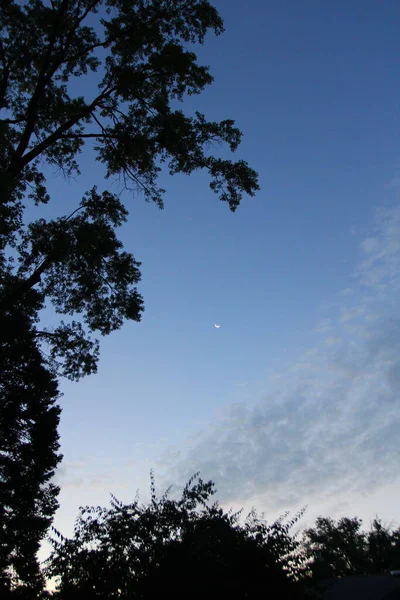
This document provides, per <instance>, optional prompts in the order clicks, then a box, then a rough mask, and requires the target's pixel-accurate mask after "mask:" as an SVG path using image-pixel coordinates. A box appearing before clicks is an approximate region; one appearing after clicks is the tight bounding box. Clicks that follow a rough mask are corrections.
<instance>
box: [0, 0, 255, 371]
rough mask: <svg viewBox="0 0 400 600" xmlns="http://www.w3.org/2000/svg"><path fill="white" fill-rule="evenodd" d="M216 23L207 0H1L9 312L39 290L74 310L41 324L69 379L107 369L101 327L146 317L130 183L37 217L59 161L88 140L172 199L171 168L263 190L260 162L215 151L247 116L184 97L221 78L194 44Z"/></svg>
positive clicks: (2, 306)
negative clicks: (27, 217)
mask: <svg viewBox="0 0 400 600" xmlns="http://www.w3.org/2000/svg"><path fill="white" fill-rule="evenodd" d="M210 30H211V31H213V32H214V33H215V34H217V35H218V34H220V33H221V32H222V31H223V22H222V19H221V17H220V16H219V14H218V12H217V11H216V9H215V8H214V7H213V6H212V5H211V4H210V3H209V2H208V1H207V0H174V1H173V2H172V1H171V0H49V1H48V2H46V1H44V0H22V1H16V0H4V1H3V2H2V3H1V7H0V117H2V118H1V119H0V276H1V277H0V281H1V289H0V322H1V323H2V324H3V321H4V319H5V320H6V317H7V312H8V311H9V310H10V307H12V306H13V305H14V304H15V302H20V303H23V302H24V299H25V298H26V296H27V294H28V293H29V291H30V290H31V289H36V290H37V291H38V292H39V293H40V294H41V297H42V299H43V300H44V299H48V300H49V301H50V302H51V303H52V304H53V306H54V307H55V309H56V311H57V313H59V314H64V315H67V316H68V319H69V320H68V322H63V321H61V322H60V324H59V326H58V327H55V328H54V329H52V330H50V329H48V328H47V329H46V328H42V330H40V331H39V330H38V329H36V334H37V339H38V340H42V341H43V340H45V342H46V344H47V345H48V346H49V352H50V355H51V357H52V359H53V361H54V364H55V365H57V366H58V369H59V373H62V374H63V375H65V376H67V377H70V378H72V379H78V378H79V377H81V376H82V375H84V374H88V373H92V372H94V371H95V370H96V363H97V358H98V343H97V341H96V340H91V339H90V337H89V332H97V333H100V334H102V335H105V334H108V333H110V332H111V331H113V330H115V329H118V328H119V327H121V325H122V323H123V322H124V320H126V319H131V320H134V321H139V320H140V317H141V314H142V311H143V301H142V298H141V296H140V294H139V293H138V291H137V289H136V285H137V284H138V282H139V280H140V271H139V267H140V263H139V262H137V261H136V260H135V258H134V257H133V256H132V255H131V254H129V253H127V252H126V251H124V249H123V247H122V244H121V242H120V241H119V240H118V238H117V236H116V229H117V228H118V227H119V226H120V225H121V224H122V223H123V222H124V221H125V220H126V219H127V216H128V210H127V208H126V206H124V204H123V203H122V201H121V199H120V197H119V196H117V195H116V194H111V193H110V192H109V191H103V192H99V191H97V189H96V187H93V188H92V189H91V190H89V191H88V192H87V194H86V195H85V196H84V197H83V199H82V200H81V202H80V203H79V204H77V205H75V206H76V208H75V209H74V210H73V211H70V214H69V215H66V216H65V217H61V218H58V219H53V220H46V219H44V218H39V219H38V220H36V221H34V222H31V223H29V224H25V223H24V203H25V202H27V201H29V202H34V203H35V204H37V205H41V204H43V203H46V202H48V201H49V200H50V197H49V193H48V191H47V188H46V165H47V166H51V167H54V166H55V167H57V168H58V169H59V170H60V171H61V172H62V173H63V174H64V175H65V176H66V177H71V176H73V175H74V176H76V175H79V161H78V157H79V154H80V153H81V152H82V151H83V150H84V148H85V145H86V144H87V143H92V144H93V148H94V151H95V152H96V160H98V161H100V162H101V163H102V164H103V165H104V167H105V175H106V177H107V178H110V177H114V176H120V178H121V181H122V182H123V186H124V189H125V190H128V191H133V192H135V191H141V192H142V193H143V195H144V197H145V199H146V200H151V201H154V202H155V203H156V204H157V205H158V206H160V207H162V206H163V192H164V190H162V189H161V188H160V187H159V185H158V183H157V182H158V175H159V173H160V170H161V168H166V169H167V170H168V171H169V173H170V174H171V175H174V174H176V173H183V174H191V173H193V172H194V171H196V170H198V169H203V170H206V171H207V172H208V173H209V175H210V178H211V181H210V187H211V188H212V190H213V191H214V192H216V193H217V194H218V196H219V198H220V199H221V200H223V201H225V202H227V203H228V205H229V207H230V209H231V210H232V211H234V210H235V209H236V208H237V206H238V205H239V203H240V200H241V198H242V196H243V194H249V195H250V196H252V195H254V193H255V191H256V190H257V189H258V183H257V175H256V173H255V171H254V170H252V169H251V168H250V167H249V166H248V165H247V163H246V162H244V161H243V160H239V161H237V162H231V161H230V160H227V159H226V158H223V157H222V155H221V154H220V153H219V154H218V155H213V154H212V152H211V150H212V147H213V146H215V145H216V144H219V143H220V142H222V143H225V144H227V145H228V147H229V149H230V150H231V151H232V152H233V151H235V150H236V149H237V148H238V146H239V143H240V139H241V132H240V131H239V130H238V129H237V128H236V127H235V126H234V121H232V120H230V119H227V120H224V121H221V122H211V121H208V120H207V119H206V117H205V116H204V115H203V114H202V113H200V112H196V113H195V114H194V115H192V116H188V115H185V113H184V112H183V111H182V110H181V109H180V108H179V104H180V103H181V102H183V101H184V99H185V97H186V96H188V95H193V94H199V93H200V92H202V91H203V90H204V88H205V87H206V86H208V85H209V84H211V83H212V81H213V78H212V76H211V74H210V72H209V69H208V68H207V67H205V66H202V65H199V64H198V63H197V57H196V54H195V53H194V52H193V46H194V45H195V44H196V43H200V44H201V43H203V41H204V38H205V36H206V34H207V32H208V31H210ZM93 81H95V83H97V84H98V85H97V86H96V85H95V84H93ZM77 82H78V85H77ZM87 82H91V83H87ZM81 90H83V92H81V93H80V94H79V92H80V91H81ZM10 249H11V250H12V254H13V258H15V257H16V258H17V260H16V263H13V262H10ZM73 315H77V320H74V321H72V322H71V320H70V317H71V316H73ZM82 323H83V324H82ZM0 331H1V332H2V334H3V332H5V327H3V325H2V326H1V327H0ZM2 334H0V335H2ZM4 334H5V333H4Z"/></svg>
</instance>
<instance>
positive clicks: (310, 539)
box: [303, 517, 400, 581]
mask: <svg viewBox="0 0 400 600" xmlns="http://www.w3.org/2000/svg"><path fill="white" fill-rule="evenodd" d="M303 544H304V549H305V553H306V555H307V557H308V559H309V561H310V564H309V570H310V573H311V575H312V578H313V579H314V580H317V581H321V580H324V579H329V578H336V577H345V576H349V575H370V574H380V573H385V572H390V571H392V570H397V569H398V568H399V565H400V528H399V529H395V530H392V529H390V527H386V526H384V525H383V524H382V522H381V521H380V520H379V519H378V518H377V519H375V520H374V521H373V522H372V524H371V527H370V529H369V530H368V531H366V530H364V529H362V521H361V519H359V518H357V517H354V518H348V517H343V518H341V519H339V520H338V521H337V522H336V521H334V520H333V519H331V518H326V517H320V518H318V519H317V520H316V523H315V527H313V528H310V529H307V530H306V531H305V533H304V539H303Z"/></svg>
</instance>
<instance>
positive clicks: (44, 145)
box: [12, 88, 115, 177]
mask: <svg viewBox="0 0 400 600" xmlns="http://www.w3.org/2000/svg"><path fill="white" fill-rule="evenodd" d="M114 91H115V88H109V89H106V90H104V91H103V92H102V93H101V94H99V95H98V96H97V98H95V99H94V100H93V102H92V103H91V104H89V105H88V106H86V107H85V108H84V109H83V110H82V111H81V112H80V113H78V114H77V115H75V117H71V119H69V120H68V121H66V122H65V123H63V124H62V125H60V127H58V129H56V130H55V131H53V133H51V134H50V135H49V136H48V137H47V138H46V139H44V140H43V141H42V142H40V143H39V144H37V145H36V146H35V147H34V148H32V150H30V151H29V152H27V153H26V154H24V156H22V157H21V159H20V161H19V164H18V170H16V171H15V170H14V171H13V172H12V175H13V176H14V177H15V175H17V174H18V172H19V171H20V170H21V169H23V168H24V167H25V166H26V165H27V164H29V163H30V162H31V161H32V160H34V159H35V158H36V157H37V156H39V154H41V153H42V152H44V151H45V150H47V149H48V148H49V147H50V146H51V145H52V144H54V143H55V142H57V141H58V140H59V139H60V138H61V137H63V135H64V133H65V132H67V131H68V129H71V127H73V126H74V125H76V124H77V123H78V122H79V121H80V120H81V119H82V118H83V117H86V116H88V115H89V114H90V113H91V112H92V111H93V109H95V108H96V107H97V104H98V102H100V101H101V100H103V99H104V98H106V97H108V96H109V95H111V94H112V93H113V92H114Z"/></svg>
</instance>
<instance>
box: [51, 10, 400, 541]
mask: <svg viewBox="0 0 400 600" xmlns="http://www.w3.org/2000/svg"><path fill="white" fill-rule="evenodd" d="M215 5H216V6H217V8H218V9H219V10H220V12H221V15H222V16H223V18H224V20H225V27H226V32H225V33H224V34H223V35H222V36H220V37H218V38H213V37H211V36H210V37H209V38H207V40H206V43H205V45H204V46H203V47H202V48H200V49H199V52H198V55H199V60H200V61H201V62H203V63H204V64H209V65H210V68H211V72H212V73H213V75H214V76H215V82H214V84H213V85H212V86H211V87H210V88H209V89H208V90H207V91H206V92H205V93H203V94H202V95H201V96H199V97H196V98H191V99H190V101H188V102H187V103H186V105H185V108H186V110H188V111H189V112H191V111H193V110H195V109H199V110H201V111H203V112H205V113H206V115H207V116H208V117H209V118H210V119H224V118H234V119H235V120H236V122H237V124H238V126H239V127H240V129H241V130H242V131H243V133H244V137H243V143H242V145H241V147H240V149H239V151H238V157H240V158H244V159H245V160H247V161H248V162H249V163H250V164H251V166H252V167H254V168H255V169H256V170H258V172H259V174H260V184H261V191H260V192H259V193H258V194H257V196H256V197H255V198H246V199H245V200H244V201H243V203H242V205H241V206H240V207H239V209H238V210H237V212H236V213H235V214H232V213H230V212H229V210H228V207H227V206H226V205H225V204H223V203H220V202H219V201H218V199H217V198H216V197H215V196H214V195H213V193H212V192H211V190H209V188H208V182H207V178H206V177H205V176H204V175H202V174H196V175H194V176H192V177H189V178H188V177H176V178H165V180H163V182H162V183H163V184H164V187H166V188H167V194H166V197H165V210H163V211H160V210H158V209H157V207H156V206H155V205H151V204H146V203H145V202H144V200H143V199H142V198H130V197H128V196H125V198H126V202H127V206H128V208H129V210H130V219H129V223H128V224H127V225H126V226H125V227H124V228H123V229H122V230H121V237H122V239H123V240H124V243H125V246H126V249H127V250H129V251H131V252H133V253H134V255H135V258H137V259H138V260H140V261H142V274H143V279H142V282H141V283H140V286H139V289H140V292H141V293H142V294H143V296H144V299H145V307H146V308H145V313H144V315H143V319H142V322H141V323H139V324H137V323H127V324H125V326H124V327H123V328H122V329H121V330H120V331H119V332H116V333H113V334H112V335H110V336H109V337H107V338H104V339H102V341H101V360H100V364H99V371H98V374H97V375H95V376H91V377H88V378H86V379H85V380H82V381H81V382H79V383H78V384H74V383H70V382H63V383H62V390H63V393H64V396H63V398H62V400H61V404H62V408H63V413H62V418H61V426H60V433H61V443H62V452H63V454H64V460H63V462H62V465H61V467H60V468H59V470H58V473H57V476H56V478H57V482H58V483H59V484H60V485H61V488H62V491H61V495H60V503H61V507H60V509H59V511H58V513H57V515H56V520H55V525H56V527H57V528H58V529H60V530H61V531H62V532H63V533H65V534H69V533H71V528H72V524H73V519H74V517H75V516H76V514H77V510H78V506H80V505H85V504H96V505H97V504H107V503H108V499H109V493H110V492H111V493H113V494H114V495H116V496H117V497H118V498H120V499H121V500H122V501H126V502H129V501H131V500H133V498H134V496H135V493H136V490H137V489H139V491H140V497H141V498H143V499H145V498H146V496H147V495H148V490H149V471H150V469H154V471H155V476H156V483H157V486H158V488H159V490H160V492H163V491H164V489H165V488H166V487H167V485H169V484H170V483H173V484H175V485H176V486H177V489H179V486H180V485H183V484H184V483H185V482H186V481H187V479H188V478H189V477H190V476H191V475H192V474H193V473H194V472H196V471H200V473H201V476H202V477H203V478H205V479H208V478H210V479H212V480H213V481H215V484H216V487H217V489H218V490H219V492H218V498H219V499H220V501H221V502H222V503H223V504H224V505H225V506H227V507H229V506H232V507H235V508H236V507H239V506H244V507H245V508H249V509H250V508H251V507H252V506H255V507H256V508H257V509H258V510H260V511H264V512H265V514H266V516H267V517H270V518H274V517H275V516H277V515H278V514H281V513H282V512H283V511H285V510H287V509H288V510H291V511H297V510H299V509H300V508H302V507H303V506H304V505H308V511H307V513H306V517H305V518H304V519H303V522H304V525H305V526H306V525H307V524H309V523H310V522H311V521H312V520H313V519H314V518H315V517H316V516H318V515H320V514H324V515H331V516H333V517H339V516H342V515H348V516H354V515H358V516H360V517H363V518H364V519H365V520H366V522H367V523H368V521H369V520H370V519H372V518H373V517H374V516H375V514H377V513H378V514H379V515H381V516H382V517H383V518H384V519H385V520H386V521H388V522H391V521H393V522H397V523H399V524H400V514H399V512H398V498H399V494H400V480H399V471H398V456H399V452H400V436H399V435H398V431H399V426H400V410H399V400H400V398H399V392H398V390H399V384H400V311H399V287H400V269H399V267H400V139H399V132H400V106H399V97H400V83H399V81H400V78H399V56H400V54H399V51H400V37H399V35H398V23H399V19H400V5H399V3H398V2H397V1H394V0H393V1H390V0H385V2H380V1H378V0H346V1H337V2H320V1H318V0H305V1H303V2H298V1H297V0H281V1H276V0H275V1H265V0H248V1H247V2H246V3H243V2H242V1H239V0H218V1H216V2H215ZM93 183H96V184H97V185H98V187H99V189H105V188H107V186H109V185H110V183H109V182H106V181H104V179H103V176H102V172H101V168H100V166H99V165H97V166H96V165H93V163H92V162H91V161H90V160H89V158H88V157H86V158H85V156H84V157H83V162H82V177H81V179H80V180H79V182H77V183H74V182H70V183H68V182H65V181H63V180H54V181H53V182H50V185H52V186H53V189H54V190H55V191H56V192H57V193H56V198H57V199H56V201H55V203H54V206H55V207H56V208H55V209H54V210H56V211H58V214H65V212H68V208H69V207H70V205H71V202H73V201H72V200H71V198H76V197H77V196H76V194H77V192H78V191H80V190H82V191H83V190H85V189H88V188H89V187H91V186H92V185H93ZM215 323H217V324H220V325H221V327H220V328H219V329H216V328H215V327H214V324H215Z"/></svg>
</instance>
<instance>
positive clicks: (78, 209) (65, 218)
mask: <svg viewBox="0 0 400 600" xmlns="http://www.w3.org/2000/svg"><path fill="white" fill-rule="evenodd" d="M83 208H85V207H84V206H82V205H81V206H78V208H76V209H75V210H73V211H72V213H71V214H70V215H68V216H65V217H62V218H61V220H62V221H64V222H66V221H69V220H70V219H72V217H73V216H74V215H75V214H76V213H77V212H78V211H80V210H82V209H83Z"/></svg>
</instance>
